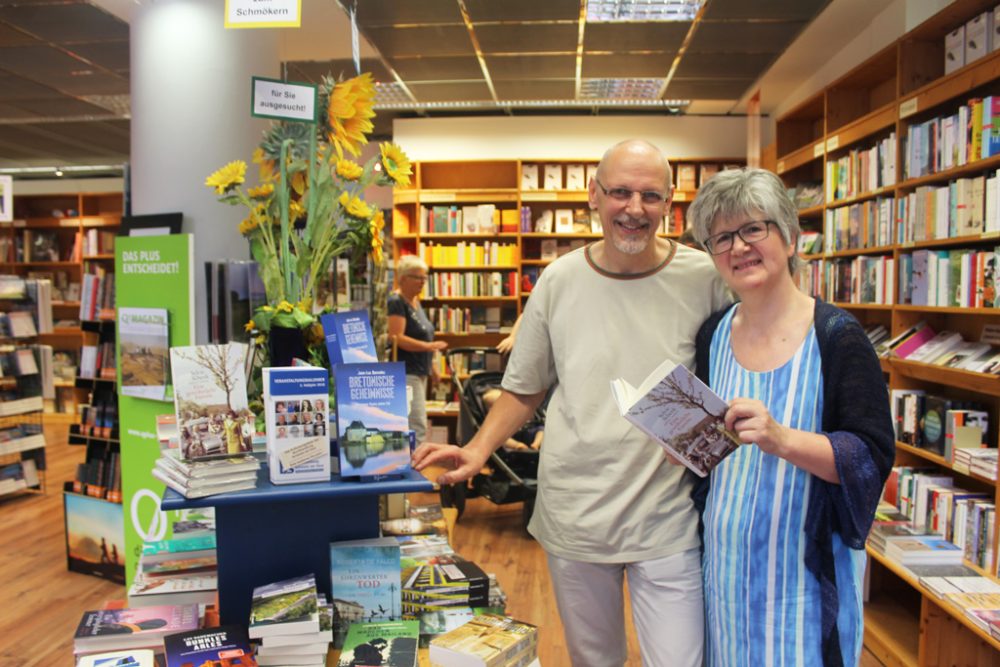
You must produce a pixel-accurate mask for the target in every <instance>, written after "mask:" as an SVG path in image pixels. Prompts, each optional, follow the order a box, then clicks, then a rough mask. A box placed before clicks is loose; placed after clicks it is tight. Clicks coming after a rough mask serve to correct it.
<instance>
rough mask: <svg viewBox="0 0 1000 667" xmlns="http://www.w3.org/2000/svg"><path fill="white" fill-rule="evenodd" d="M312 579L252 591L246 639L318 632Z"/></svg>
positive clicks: (283, 582) (309, 577) (314, 580)
mask: <svg viewBox="0 0 1000 667" xmlns="http://www.w3.org/2000/svg"><path fill="white" fill-rule="evenodd" d="M318 604H319V599H318V598H317V595H316V577H315V576H313V575H311V574H309V575H305V576H302V577H295V578H293V579H286V580H284V581H278V582H275V583H273V584H267V585H266V586H258V587H257V588H255V589H253V601H252V602H251V603H250V637H251V638H253V639H259V638H261V637H265V636H268V635H274V634H304V633H308V632H313V633H316V632H319V611H318Z"/></svg>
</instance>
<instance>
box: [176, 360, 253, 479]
mask: <svg viewBox="0 0 1000 667" xmlns="http://www.w3.org/2000/svg"><path fill="white" fill-rule="evenodd" d="M246 354H247V346H246V345H243V344H242V343H228V344H226V345H192V346H184V347H172V348H170V369H171V377H172V381H173V386H174V408H175V412H176V415H177V426H178V430H179V432H180V445H181V456H182V457H183V458H184V459H186V460H198V459H205V458H224V457H227V456H233V455H235V454H241V453H247V452H250V451H251V450H252V435H251V434H252V424H253V419H254V417H253V414H252V413H251V412H250V409H249V401H248V399H247V390H246V385H247V381H246V371H245V366H244V362H245V359H246ZM248 427H249V428H248Z"/></svg>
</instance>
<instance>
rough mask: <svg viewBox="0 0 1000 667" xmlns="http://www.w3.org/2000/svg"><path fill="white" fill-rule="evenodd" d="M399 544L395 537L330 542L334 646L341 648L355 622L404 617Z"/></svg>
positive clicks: (396, 619)
mask: <svg viewBox="0 0 1000 667" xmlns="http://www.w3.org/2000/svg"><path fill="white" fill-rule="evenodd" d="M399 588H400V556H399V542H397V541H396V540H395V539H394V538H392V537H376V538H371V539H366V540H349V541H342V542H331V543H330V593H331V596H332V598H333V605H334V616H333V644H334V646H338V647H339V646H341V645H343V642H344V637H345V636H346V635H347V630H348V626H349V625H350V624H351V623H353V622H366V623H371V622H374V621H398V620H400V619H401V618H402V598H401V596H400V590H399Z"/></svg>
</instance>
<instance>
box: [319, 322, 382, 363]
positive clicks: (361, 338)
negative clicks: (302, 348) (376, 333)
mask: <svg viewBox="0 0 1000 667" xmlns="http://www.w3.org/2000/svg"><path fill="white" fill-rule="evenodd" d="M319 319H320V322H321V323H322V325H323V335H324V337H325V338H326V349H327V353H328V354H329V357H330V367H331V368H332V367H333V366H334V365H335V364H364V363H374V362H377V361H378V352H377V351H376V350H375V339H374V338H373V336H372V326H371V322H370V321H369V319H368V313H367V312H366V311H363V310H352V311H345V312H336V313H327V314H325V315H320V318H319Z"/></svg>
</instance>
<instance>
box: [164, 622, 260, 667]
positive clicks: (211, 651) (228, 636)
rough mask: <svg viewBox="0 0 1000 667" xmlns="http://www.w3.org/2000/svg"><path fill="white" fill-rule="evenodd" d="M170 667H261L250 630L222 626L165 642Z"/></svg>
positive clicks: (196, 631)
mask: <svg viewBox="0 0 1000 667" xmlns="http://www.w3.org/2000/svg"><path fill="white" fill-rule="evenodd" d="M163 648H164V651H165V652H166V656H167V667H189V666H191V665H213V666H214V665H224V666H225V667H257V661H256V660H254V658H253V649H252V648H251V646H250V637H249V636H248V635H247V629H246V628H245V627H243V626H241V625H221V626H218V627H214V628H204V629H201V630H194V631H192V632H181V633H178V634H174V635H167V636H166V637H164V638H163Z"/></svg>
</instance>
